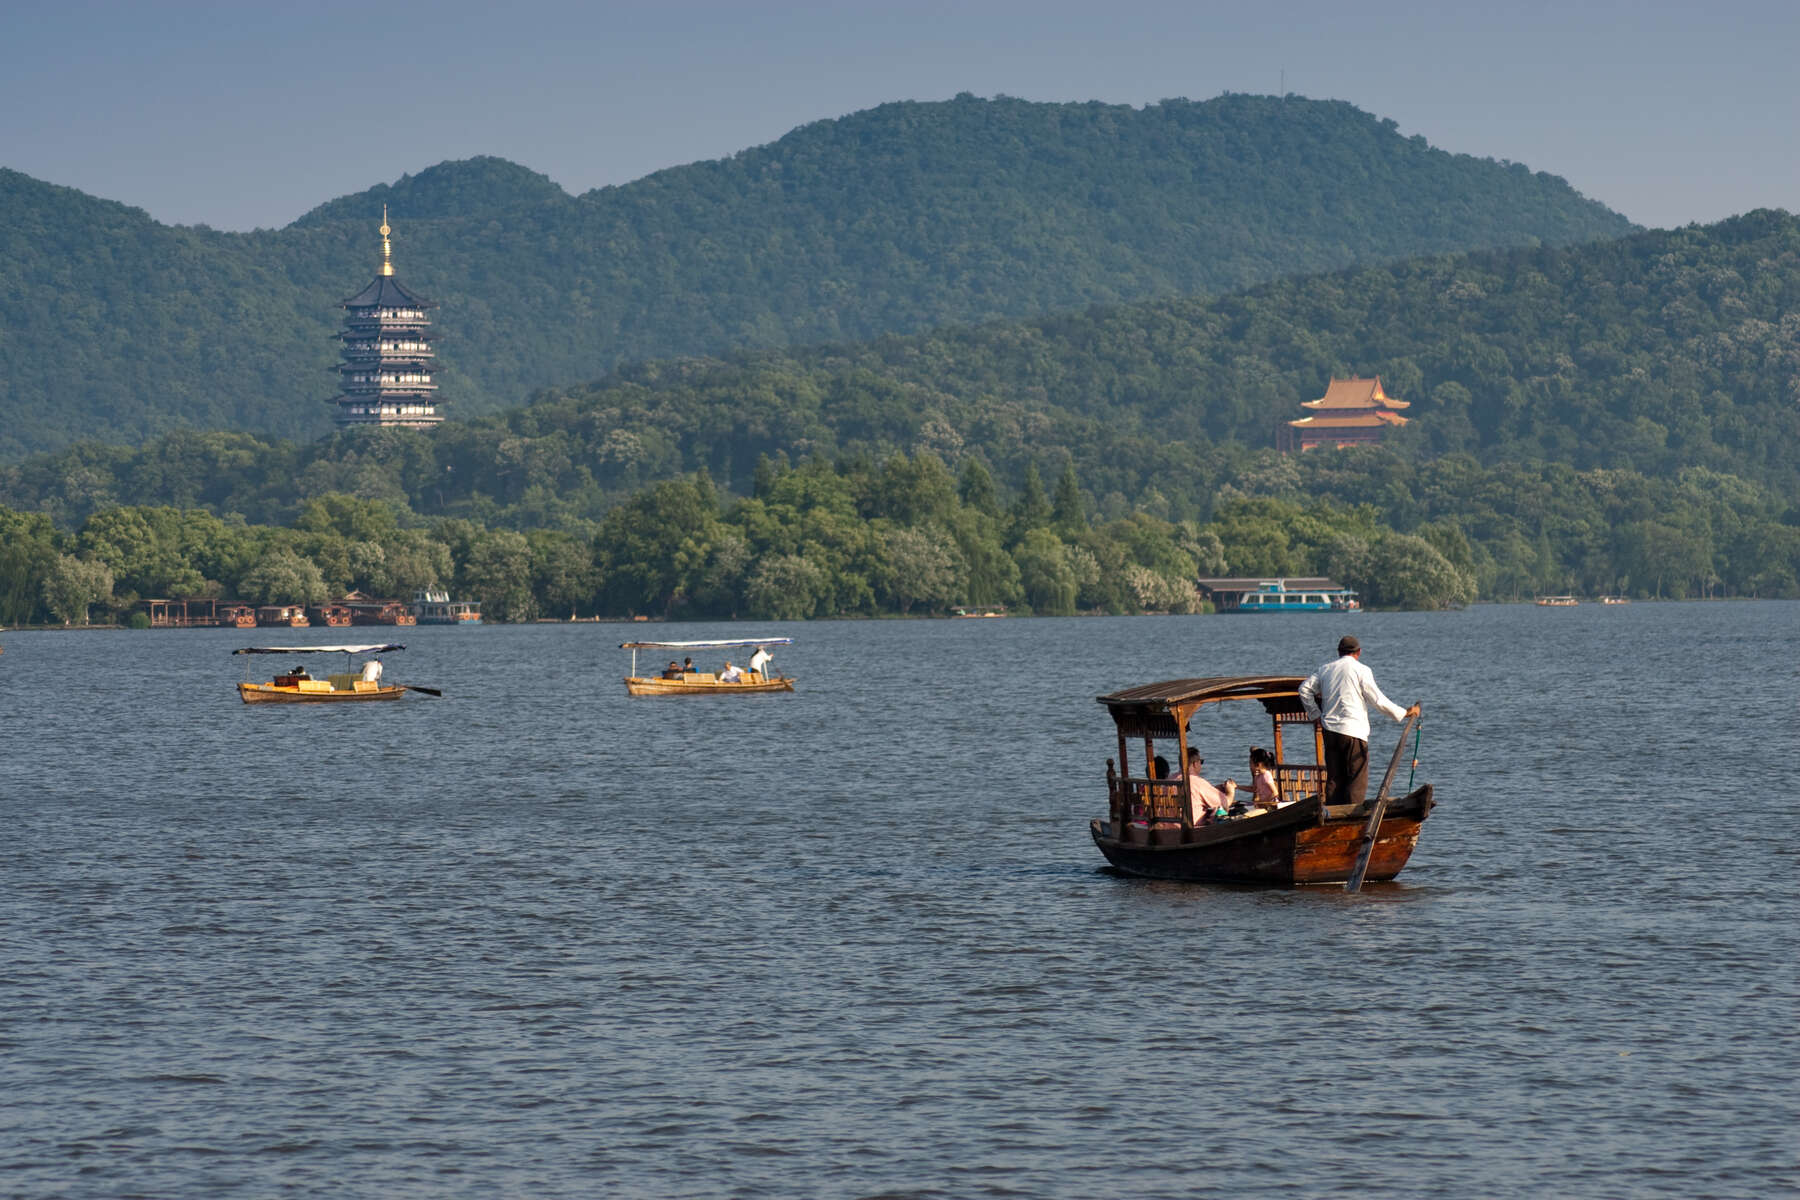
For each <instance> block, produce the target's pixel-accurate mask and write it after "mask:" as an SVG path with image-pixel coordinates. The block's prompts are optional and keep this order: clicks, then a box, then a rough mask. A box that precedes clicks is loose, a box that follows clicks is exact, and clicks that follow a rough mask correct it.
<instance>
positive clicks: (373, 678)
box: [362, 658, 381, 683]
mask: <svg viewBox="0 0 1800 1200" xmlns="http://www.w3.org/2000/svg"><path fill="white" fill-rule="evenodd" d="M362 681H363V682H364V683H380V682H381V660H380V659H379V658H371V659H370V660H369V661H368V662H366V663H364V664H363V669H362Z"/></svg>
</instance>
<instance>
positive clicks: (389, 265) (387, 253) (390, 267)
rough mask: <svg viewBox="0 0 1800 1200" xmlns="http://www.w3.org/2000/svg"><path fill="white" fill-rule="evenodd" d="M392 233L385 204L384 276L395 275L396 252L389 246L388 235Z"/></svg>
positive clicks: (382, 268) (382, 239)
mask: <svg viewBox="0 0 1800 1200" xmlns="http://www.w3.org/2000/svg"><path fill="white" fill-rule="evenodd" d="M392 232H394V231H393V230H392V229H389V228H388V223H387V205H385V204H384V205H382V206H381V273H382V274H383V275H392V274H393V273H394V251H393V247H391V246H389V245H388V234H390V233H392Z"/></svg>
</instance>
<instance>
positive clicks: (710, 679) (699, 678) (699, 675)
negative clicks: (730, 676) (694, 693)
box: [681, 671, 718, 683]
mask: <svg viewBox="0 0 1800 1200" xmlns="http://www.w3.org/2000/svg"><path fill="white" fill-rule="evenodd" d="M681 682H683V683H717V682H718V679H717V677H716V676H714V675H713V673H712V672H711V671H689V672H687V673H686V674H685V675H683V676H682V677H681Z"/></svg>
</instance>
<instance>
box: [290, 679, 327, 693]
mask: <svg viewBox="0 0 1800 1200" xmlns="http://www.w3.org/2000/svg"><path fill="white" fill-rule="evenodd" d="M294 686H295V687H297V688H299V689H300V690H301V691H303V692H329V691H330V690H331V680H329V679H302V680H300V681H299V682H298V683H296V684H295V685H294Z"/></svg>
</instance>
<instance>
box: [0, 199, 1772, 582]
mask: <svg viewBox="0 0 1800 1200" xmlns="http://www.w3.org/2000/svg"><path fill="white" fill-rule="evenodd" d="M1351 373H1362V374H1371V373H1378V374H1380V375H1382V376H1383V378H1384V379H1385V380H1386V382H1387V383H1388V385H1389V391H1390V392H1391V393H1392V394H1395V395H1397V396H1400V397H1401V398H1403V399H1406V400H1408V401H1410V402H1411V405H1412V407H1411V408H1409V409H1408V410H1407V412H1408V415H1409V416H1410V417H1411V418H1412V424H1410V425H1409V426H1408V427H1407V428H1406V429H1405V430H1403V431H1401V434H1400V436H1398V437H1395V438H1393V439H1391V442H1390V443H1389V444H1387V445H1385V446H1384V447H1382V448H1381V449H1380V450H1378V451H1372V452H1356V453H1344V454H1336V453H1326V452H1312V453H1309V454H1305V455H1300V456H1291V457H1286V458H1283V457H1280V456H1278V455H1276V454H1275V453H1274V452H1273V450H1272V449H1270V447H1271V446H1272V443H1273V440H1274V431H1275V429H1276V426H1277V424H1278V423H1279V422H1280V421H1282V420H1285V419H1288V418H1291V417H1293V416H1295V415H1298V414H1299V413H1300V412H1301V410H1300V409H1299V408H1298V404H1299V403H1300V401H1302V400H1305V399H1310V398H1313V397H1316V396H1318V395H1319V394H1320V393H1321V392H1322V391H1323V390H1324V386H1325V381H1326V380H1327V379H1328V378H1329V377H1330V376H1332V375H1346V374H1351ZM1797 396H1800V219H1796V218H1794V217H1792V216H1789V215H1787V214H1785V213H1776V212H1756V213H1751V214H1748V215H1746V216H1743V217H1739V218H1736V219H1733V220H1730V221H1726V222H1722V223H1720V224H1718V225H1715V226H1711V227H1706V228H1701V227H1690V228H1687V229H1681V230H1674V231H1658V232H1650V233H1642V234H1637V235H1634V236H1632V237H1629V238H1625V239H1621V240H1618V241H1614V242H1609V243H1604V244H1597V245H1586V246H1575V247H1565V248H1542V247H1540V248H1534V249H1522V250H1511V251H1491V252H1482V253H1478V254H1470V255H1463V256H1445V257H1434V258H1426V259H1417V260H1411V261H1408V262H1405V263H1401V264H1397V265H1392V266H1386V267H1369V268H1355V269H1351V270H1347V271H1343V272H1338V273H1335V274H1330V275H1324V276H1318V277H1313V278H1307V279H1297V280H1283V281H1280V282H1277V283H1272V284H1267V285H1264V286H1262V287H1260V288H1256V289H1253V290H1251V291H1249V292H1245V293H1242V294H1237V295H1231V296H1226V297H1221V298H1218V299H1214V300H1210V301H1198V300H1190V299H1180V300H1160V301H1146V302H1142V303H1139V304H1135V305H1130V306H1122V307H1116V308H1105V309H1095V310H1093V311H1091V312H1088V313H1084V314H1078V315H1061V316H1056V317H1049V318H1042V319H1038V320H1035V321H1028V322H995V323H989V324H986V325H981V326H970V327H960V328H954V329H945V330H938V331H933V332H931V333H926V334H919V335H914V336H911V337H887V338H881V339H877V340H875V341H873V342H870V343H865V344H860V345H846V346H835V347H820V348H809V349H799V350H790V351H785V352H775V351H762V352H756V353H747V354H743V355H740V356H738V357H735V358H731V359H716V358H690V359H680V360H672V361H669V362H660V363H651V364H645V365H640V366H634V367H631V368H629V369H626V370H624V371H621V372H618V373H615V374H614V375H612V376H609V377H607V378H605V379H603V380H601V381H599V382H597V383H594V384H591V385H587V386H584V387H577V388H570V389H567V390H564V391H552V392H545V393H543V394H541V395H540V396H539V397H538V399H537V401H536V402H535V403H533V404H531V405H528V406H525V407H521V408H518V409H514V410H510V411H508V412H505V413H499V414H493V415H490V416H487V417H482V418H478V419H476V420H473V421H467V422H451V423H447V424H446V425H445V426H444V427H442V428H440V429H437V430H433V431H430V432H410V431H398V430H377V431H358V432H356V433H353V434H341V435H334V436H333V437H331V438H328V439H325V440H322V441H318V442H314V443H309V444H295V443H291V442H276V443H268V442H264V441H262V440H259V439H256V438H253V437H250V436H248V435H242V434H226V433H205V434H200V433H182V434H175V435H169V436H166V437H163V438H160V439H157V440H155V441H153V442H152V443H151V444H149V445H148V446H145V447H143V448H141V449H129V448H123V447H106V446H101V445H97V444H91V443H90V444H85V445H82V446H79V447H76V448H73V449H71V450H70V451H67V452H65V453H62V454H58V455H54V456H39V457H36V458H34V459H32V460H30V461H28V462H25V463H22V464H19V465H17V466H14V467H11V468H6V469H0V505H6V506H10V507H11V508H14V509H19V510H28V511H34V512H39V513H43V514H47V515H48V516H49V517H51V518H53V519H54V521H55V522H56V523H57V524H58V525H59V526H60V527H62V528H63V529H73V528H75V527H77V526H79V525H80V524H81V523H82V522H83V521H85V520H87V519H88V518H89V516H90V515H91V514H93V513H95V512H97V511H101V510H104V509H106V508H107V507H109V506H116V505H120V504H128V505H168V506H172V507H174V508H178V509H195V508H205V509H209V510H210V511H211V512H213V513H215V514H218V515H220V516H225V517H229V516H231V514H239V515H241V516H243V517H245V518H247V519H249V520H250V521H252V522H259V523H267V524H271V525H284V524H288V523H290V522H292V521H294V520H295V519H297V517H298V516H299V514H301V513H303V512H304V511H305V509H306V507H307V506H308V505H309V504H310V503H313V502H317V501H319V500H321V499H322V498H325V497H329V496H333V495H348V496H352V497H356V498H358V499H359V500H360V501H383V502H386V503H388V504H390V505H392V506H393V507H394V508H395V509H396V510H398V511H400V512H402V513H411V514H413V516H414V517H415V518H424V517H443V518H451V519H460V520H470V521H475V522H478V523H480V524H481V525H483V526H485V527H504V528H513V529H519V530H531V529H555V530H561V531H565V532H570V533H572V534H576V535H580V536H587V535H588V534H589V533H591V532H592V531H593V530H595V529H596V528H599V527H601V526H603V525H605V524H606V523H608V522H611V523H613V524H617V522H618V521H620V520H622V519H624V518H620V517H617V516H615V515H614V514H616V513H618V512H621V511H623V512H625V513H627V514H629V513H631V512H634V511H638V509H637V508H634V507H633V506H634V505H637V506H640V507H641V506H642V505H643V504H644V503H646V502H645V501H644V500H643V497H644V496H645V495H646V494H647V490H650V491H654V490H655V489H658V488H662V487H664V486H665V485H666V484H668V483H669V481H671V480H673V479H676V478H678V477H682V476H691V475H693V474H694V473H697V472H705V473H706V476H707V477H708V478H709V479H710V480H712V481H713V482H714V483H716V484H718V485H720V486H721V487H723V488H724V489H725V490H726V491H728V492H732V493H735V494H737V495H739V496H746V495H757V494H762V493H764V492H766V491H767V490H768V487H769V486H770V485H769V482H768V481H769V479H770V478H772V476H771V475H770V472H771V471H775V472H777V473H779V471H780V470H782V469H783V468H781V467H780V466H779V465H778V464H780V463H781V461H782V460H783V459H785V460H786V461H787V462H788V463H789V464H792V465H793V466H795V467H798V466H799V465H800V464H803V463H808V462H810V463H813V464H820V463H823V464H826V468H825V469H827V470H830V469H832V467H831V464H834V463H835V464H836V469H838V470H840V471H841V472H843V473H844V474H845V476H846V477H848V478H854V479H868V478H872V477H874V476H876V475H879V474H880V473H881V472H882V471H886V470H889V468H888V467H886V466H882V465H881V464H889V463H891V462H892V461H893V460H894V459H895V458H896V456H905V457H910V458H911V459H912V460H913V461H914V462H917V461H920V460H921V459H923V460H927V461H935V462H937V463H939V464H941V465H942V467H943V468H944V469H946V470H948V471H950V472H951V473H952V474H954V475H955V476H956V477H958V478H962V479H966V478H969V477H974V478H990V479H991V482H990V483H989V484H987V485H984V488H994V489H997V491H998V493H999V495H998V498H997V499H996V500H994V501H993V502H992V503H989V502H986V501H984V503H987V504H988V507H990V508H991V507H994V506H995V505H996V504H1005V503H1007V501H1008V496H1009V495H1011V496H1014V497H1016V498H1015V499H1013V500H1012V501H1011V502H1012V503H1013V504H1014V506H1015V507H1018V508H1020V511H1029V510H1031V509H1033V508H1034V505H1033V504H1032V503H1031V502H1030V499H1029V498H1030V496H1031V494H1032V492H1033V489H1034V487H1035V488H1036V489H1037V491H1038V492H1039V499H1040V500H1041V499H1042V495H1041V492H1042V485H1041V483H1034V482H1033V481H1034V480H1042V479H1049V478H1053V477H1054V478H1057V479H1058V480H1059V483H1060V484H1062V485H1065V486H1064V487H1063V491H1065V492H1066V493H1067V494H1066V495H1063V496H1062V500H1063V503H1062V504H1061V507H1062V508H1063V509H1064V510H1065V511H1066V512H1074V511H1077V510H1079V511H1081V512H1083V513H1085V514H1087V515H1088V516H1089V517H1092V518H1094V519H1097V520H1102V521H1107V522H1118V521H1120V520H1125V519H1127V518H1128V517H1130V516H1131V515H1132V514H1133V513H1134V511H1135V512H1139V513H1146V514H1149V515H1151V516H1153V517H1156V518H1163V519H1170V520H1174V521H1191V522H1199V523H1207V522H1211V523H1213V524H1214V525H1215V526H1217V530H1216V534H1217V536H1218V537H1219V539H1220V542H1221V544H1222V546H1223V547H1224V551H1223V555H1224V561H1225V562H1226V563H1227V564H1229V565H1231V566H1233V568H1234V569H1248V570H1249V573H1271V574H1306V573H1313V572H1316V571H1319V570H1323V569H1325V568H1326V567H1328V566H1329V565H1330V564H1329V562H1327V561H1325V560H1322V559H1320V557H1319V554H1321V553H1323V550H1322V548H1323V547H1325V546H1326V545H1328V544H1330V543H1331V541H1332V537H1330V536H1324V535H1322V534H1321V533H1320V532H1319V530H1318V529H1317V528H1313V529H1311V531H1310V532H1308V527H1309V523H1310V525H1311V526H1317V525H1318V524H1319V522H1320V521H1325V522H1326V524H1327V525H1328V526H1331V527H1332V528H1335V529H1336V530H1337V531H1338V532H1340V533H1341V532H1342V530H1343V529H1344V528H1345V526H1344V523H1343V522H1344V520H1345V518H1344V517H1343V514H1345V513H1357V512H1366V513H1367V514H1368V517H1367V519H1368V521H1369V522H1371V523H1375V524H1372V525H1371V528H1374V527H1376V525H1377V524H1378V526H1379V527H1380V528H1386V529H1391V530H1393V531H1395V532H1397V533H1399V534H1402V535H1411V534H1412V533H1414V531H1422V532H1423V533H1427V534H1430V535H1431V536H1433V537H1436V538H1438V539H1439V541H1438V542H1436V543H1434V544H1438V545H1440V548H1441V549H1443V550H1444V551H1445V552H1446V553H1450V552H1456V553H1457V554H1459V555H1460V556H1461V559H1462V567H1463V569H1466V570H1467V572H1468V573H1469V575H1470V577H1471V578H1474V579H1475V580H1476V581H1477V584H1478V585H1479V587H1480V588H1481V589H1482V592H1483V594H1507V595H1517V594H1520V593H1523V594H1529V593H1530V592H1531V591H1532V590H1533V589H1534V588H1543V589H1547V590H1570V589H1571V588H1572V587H1575V586H1577V585H1584V586H1588V587H1591V588H1594V589H1598V590H1608V591H1611V590H1627V589H1628V588H1636V589H1640V590H1641V594H1695V593H1697V592H1701V591H1704V590H1706V589H1709V588H1714V587H1723V588H1724V589H1725V590H1727V591H1732V592H1736V593H1738V594H1763V595H1767V594H1775V593H1787V594H1792V593H1793V592H1795V591H1800V506H1797V505H1796V504H1795V501H1794V499H1793V497H1795V496H1797V495H1800V402H1797V400H1796V397H1797ZM971 473H972V475H971ZM803 478H807V479H810V478H813V476H810V475H807V476H803ZM871 486H873V485H871ZM984 488H977V489H976V490H977V491H982V490H984ZM659 494H660V493H659ZM684 494H685V493H684ZM1321 505H1323V506H1327V507H1328V508H1331V512H1330V513H1327V514H1326V515H1325V516H1323V517H1317V516H1309V515H1307V514H1308V513H1312V512H1315V510H1317V508H1318V506H1321ZM1332 506H1335V507H1332ZM652 507H654V506H652ZM853 507H854V506H853ZM863 507H864V508H866V510H867V511H868V512H871V513H875V514H877V515H879V514H881V513H882V512H885V511H887V510H886V509H884V508H883V507H882V506H881V505H877V504H875V503H873V502H870V503H869V504H866V505H864V506H863ZM904 509H905V506H900V508H899V509H896V511H903V510H904ZM644 511H650V510H649V509H645V510H644ZM1280 513H1285V514H1287V516H1286V517H1285V518H1282V519H1281V520H1276V519H1274V518H1273V517H1271V515H1270V514H1280ZM1333 514H1335V515H1333ZM1221 522H1222V523H1223V524H1221ZM1065 523H1066V524H1069V525H1070V526H1071V527H1072V528H1074V527H1078V526H1079V522H1074V521H1072V520H1071V521H1069V522H1065ZM1028 529H1029V525H1020V524H1017V523H1015V528H1014V532H1015V533H1018V531H1019V530H1028ZM1333 536H1335V535H1333ZM1459 539H1466V542H1459ZM1021 544H1022V543H1021ZM972 545H973V543H971V546H972ZM1459 545H1460V546H1461V549H1460V551H1459V550H1458V546H1459ZM1299 547H1310V548H1311V549H1308V550H1304V551H1303V550H1301V549H1299ZM1018 548H1019V546H1018V545H1014V544H1011V543H1007V544H1006V549H1007V550H1008V552H1009V553H1011V552H1013V551H1015V550H1017V549H1018Z"/></svg>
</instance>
